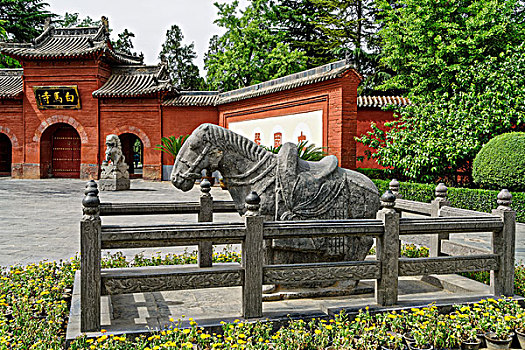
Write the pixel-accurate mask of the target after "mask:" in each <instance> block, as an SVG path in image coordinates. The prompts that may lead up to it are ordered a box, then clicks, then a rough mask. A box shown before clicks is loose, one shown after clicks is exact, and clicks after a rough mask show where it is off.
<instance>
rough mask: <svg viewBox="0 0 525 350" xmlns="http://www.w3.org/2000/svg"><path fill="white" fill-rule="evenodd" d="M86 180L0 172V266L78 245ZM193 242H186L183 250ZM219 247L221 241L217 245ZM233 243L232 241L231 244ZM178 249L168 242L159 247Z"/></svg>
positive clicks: (61, 255) (124, 198)
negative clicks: (26, 177)
mask: <svg viewBox="0 0 525 350" xmlns="http://www.w3.org/2000/svg"><path fill="white" fill-rule="evenodd" d="M85 183H86V181H82V180H71V179H48V180H16V179H11V178H1V177H0V266H10V265H13V264H29V263H33V262H38V261H41V260H59V259H69V258H70V257H72V256H74V255H75V254H76V252H78V251H79V250H80V248H79V221H80V218H81V216H82V205H81V202H82V198H83V196H84V194H83V191H84V186H85ZM211 193H212V196H213V197H214V198H215V199H218V200H230V199H231V198H230V195H229V193H228V192H227V191H223V190H221V189H220V188H218V187H213V188H212V192H211ZM100 198H101V201H102V202H174V201H198V198H199V188H198V186H195V187H194V188H193V190H191V191H189V192H186V193H184V192H181V191H180V190H177V189H176V188H174V187H173V186H172V185H171V183H169V182H146V181H142V180H132V183H131V190H129V191H119V192H101V193H100ZM215 220H217V221H240V220H241V217H240V216H239V215H238V214H233V213H232V214H216V215H215ZM196 221H197V218H196V215H195V214H193V215H161V216H159V215H157V216H120V217H103V219H102V222H103V223H105V224H118V223H127V224H133V223H137V224H147V223H151V222H155V223H172V222H196ZM451 240H452V241H457V242H462V243H468V244H471V245H475V246H478V247H486V248H488V247H489V246H490V235H489V234H470V235H464V234H452V235H451ZM193 249H195V248H193V247H191V248H189V250H190V251H191V250H193ZM217 249H218V250H221V249H222V247H218V248H217ZM234 249H238V246H236V247H234ZM158 251H161V250H160V249H158V248H153V249H140V250H137V249H135V250H127V251H126V252H125V253H126V255H128V256H133V255H134V254H136V253H139V252H144V253H145V255H154V254H155V253H156V252H158ZM182 251H184V248H181V247H174V248H169V249H162V252H163V253H168V252H175V253H179V252H182ZM520 260H523V261H525V224H518V227H517V236H516V261H517V262H519V261H520Z"/></svg>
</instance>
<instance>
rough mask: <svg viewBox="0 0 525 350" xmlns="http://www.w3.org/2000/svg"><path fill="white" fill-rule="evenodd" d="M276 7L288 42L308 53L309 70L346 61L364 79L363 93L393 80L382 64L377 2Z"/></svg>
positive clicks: (285, 0) (305, 0)
mask: <svg viewBox="0 0 525 350" xmlns="http://www.w3.org/2000/svg"><path fill="white" fill-rule="evenodd" d="M275 8H276V13H277V23H278V27H279V28H280V29H281V30H282V31H283V32H284V33H285V34H284V38H285V42H287V43H289V44H290V45H291V47H292V49H297V50H299V51H301V52H304V53H305V55H306V58H307V68H311V67H316V66H319V65H321V64H325V63H328V62H331V61H334V60H337V59H342V58H346V59H348V60H349V61H350V62H352V64H353V65H354V68H355V69H356V70H357V71H358V72H359V73H361V74H362V75H363V76H364V81H363V82H362V83H361V85H360V86H359V93H360V94H371V93H373V90H374V88H375V86H378V85H380V83H382V82H383V81H384V80H386V79H388V78H390V77H391V75H392V71H391V70H387V69H383V68H382V67H381V66H380V63H379V59H380V53H381V50H380V38H379V35H378V33H377V32H378V30H379V28H380V25H379V23H378V22H377V17H378V9H377V6H376V5H375V0H351V1H350V0H299V1H297V0H279V1H278V2H277V4H276V5H275Z"/></svg>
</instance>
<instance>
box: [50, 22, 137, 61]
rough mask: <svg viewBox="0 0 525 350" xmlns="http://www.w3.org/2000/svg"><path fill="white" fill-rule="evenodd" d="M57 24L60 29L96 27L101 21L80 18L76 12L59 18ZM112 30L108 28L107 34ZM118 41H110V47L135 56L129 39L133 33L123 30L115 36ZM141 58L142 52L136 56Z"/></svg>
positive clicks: (133, 35)
mask: <svg viewBox="0 0 525 350" xmlns="http://www.w3.org/2000/svg"><path fill="white" fill-rule="evenodd" d="M57 23H58V24H59V25H60V26H61V27H65V28H72V27H98V26H100V25H102V21H101V20H97V21H95V20H94V19H93V18H91V17H89V16H86V17H84V18H81V17H80V15H79V14H78V12H75V13H68V12H66V13H65V14H64V16H63V17H61V18H60V19H59V20H58V21H57ZM112 31H113V30H112V29H111V28H110V29H109V32H110V33H111V32H112ZM117 37H118V39H117V40H116V41H115V40H111V45H112V46H113V48H114V49H115V50H117V51H119V52H122V53H125V54H127V55H131V56H137V53H136V52H135V51H133V50H132V49H133V42H132V40H131V38H134V37H135V34H133V32H130V31H129V30H128V29H127V28H124V30H123V31H122V33H120V34H118V35H117ZM138 56H139V57H141V58H144V55H143V54H142V52H141V53H140V54H139V55H138Z"/></svg>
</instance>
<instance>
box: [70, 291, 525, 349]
mask: <svg viewBox="0 0 525 350" xmlns="http://www.w3.org/2000/svg"><path fill="white" fill-rule="evenodd" d="M454 309H455V312H454V313H452V314H446V315H443V314H439V313H438V311H437V308H436V307H435V306H432V305H431V306H429V307H425V308H417V309H415V308H414V309H410V310H401V311H399V312H396V311H392V312H390V313H381V314H377V315H372V314H370V313H369V310H368V308H366V309H364V310H360V312H359V314H358V315H357V316H356V317H355V318H354V319H353V320H349V319H348V317H347V316H346V315H345V314H344V313H341V314H339V315H337V316H336V317H335V318H334V319H330V320H324V319H322V320H312V321H309V322H305V321H303V320H292V321H290V323H289V324H288V326H287V327H282V328H280V329H279V330H278V331H276V332H275V333H274V332H272V324H271V323H261V322H258V323H242V322H239V321H238V320H236V321H234V322H233V323H223V327H222V330H223V332H222V334H215V333H212V334H208V333H206V332H205V331H204V330H203V329H202V328H200V327H199V326H198V325H197V323H196V322H194V321H193V320H191V319H190V321H191V322H190V324H191V328H186V329H182V328H181V327H180V321H179V322H173V323H172V324H171V326H170V327H169V328H168V329H166V330H164V331H162V332H158V333H155V334H153V335H151V336H138V337H132V338H131V339H130V338H126V337H125V336H123V337H121V336H111V335H110V336H107V335H103V336H102V337H99V338H98V339H86V338H79V339H77V340H76V341H75V342H74V343H73V344H72V345H71V349H72V350H77V349H142V350H160V349H185V348H186V349H194V348H195V347H196V346H198V347H200V348H201V349H233V348H239V349H282V350H284V349H356V350H377V349H380V348H381V347H383V348H386V349H400V348H401V346H402V344H403V343H404V342H409V343H410V345H411V346H413V347H416V348H420V349H425V348H431V347H432V348H435V349H451V348H458V347H459V346H460V345H461V343H462V342H473V341H477V339H478V338H477V336H478V334H486V333H489V332H491V333H493V334H494V336H497V337H500V338H505V337H507V336H508V335H512V334H513V332H514V330H515V329H520V328H521V327H523V325H524V323H525V319H524V317H525V314H524V312H525V310H523V309H522V308H521V307H520V306H519V305H518V303H517V302H516V301H514V300H512V299H505V298H504V299H498V300H495V299H487V300H482V301H480V302H479V303H476V304H473V305H456V306H455V307H454ZM409 337H412V340H407V339H410V338H409Z"/></svg>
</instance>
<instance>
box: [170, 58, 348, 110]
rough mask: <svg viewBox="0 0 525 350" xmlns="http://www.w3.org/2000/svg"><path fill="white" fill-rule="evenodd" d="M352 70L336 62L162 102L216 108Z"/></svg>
mask: <svg viewBox="0 0 525 350" xmlns="http://www.w3.org/2000/svg"><path fill="white" fill-rule="evenodd" d="M349 69H352V66H351V65H348V64H346V61H344V60H342V61H337V62H333V63H329V64H325V65H324V66H320V67H317V68H313V69H309V70H306V71H303V72H299V73H295V74H291V75H287V76H285V77H282V78H278V79H273V80H270V81H266V82H264V83H260V84H256V85H252V86H248V87H245V88H242V89H237V90H233V91H228V92H222V93H218V92H215V91H186V92H181V93H180V94H179V95H178V96H177V97H174V98H171V99H169V100H166V101H164V102H163V105H165V106H217V105H221V104H226V103H230V102H235V101H240V100H244V99H248V98H253V97H257V96H262V95H267V94H271V93H274V92H279V91H284V90H289V89H293V88H297V87H300V86H305V85H309V84H314V83H318V82H321V81H325V80H330V79H334V78H338V77H340V76H341V75H342V74H343V73H345V72H347V71H348V70H349Z"/></svg>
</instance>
